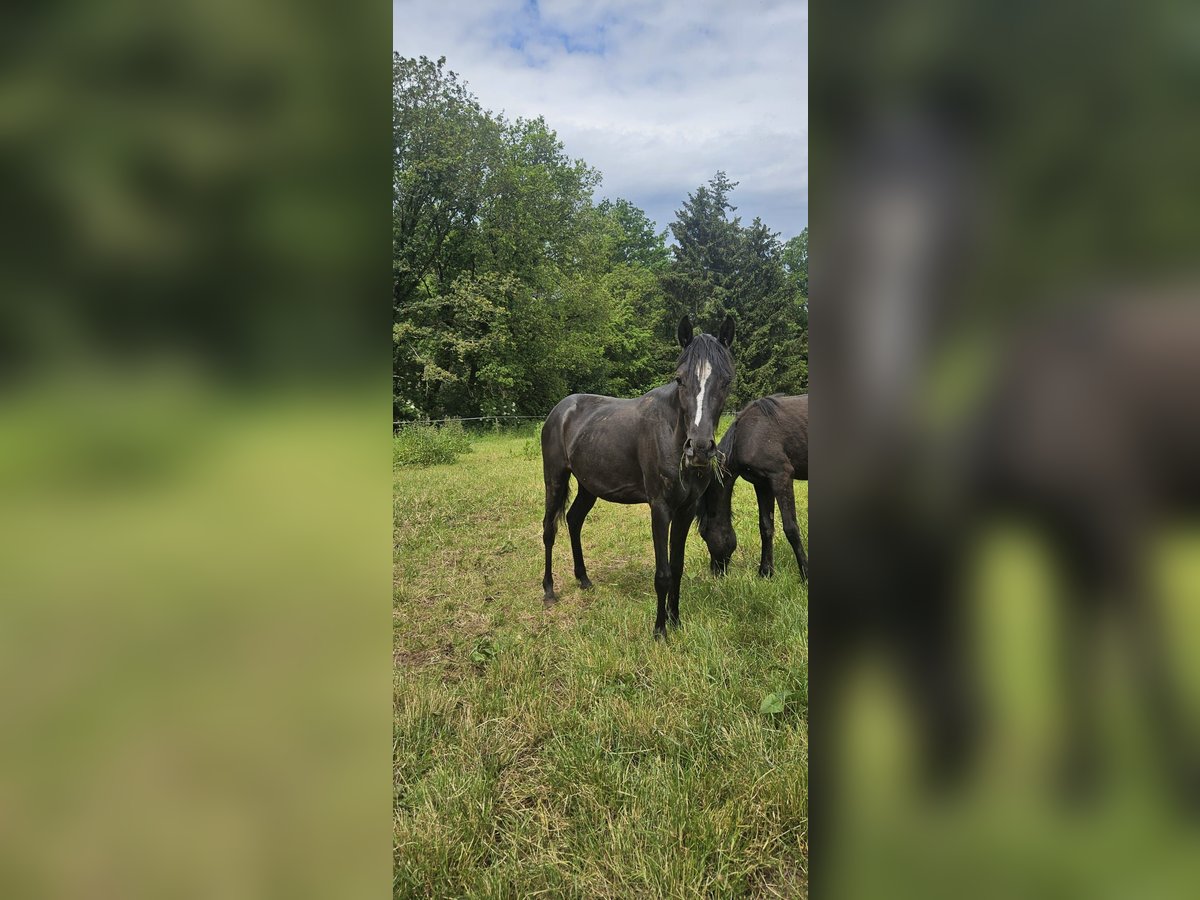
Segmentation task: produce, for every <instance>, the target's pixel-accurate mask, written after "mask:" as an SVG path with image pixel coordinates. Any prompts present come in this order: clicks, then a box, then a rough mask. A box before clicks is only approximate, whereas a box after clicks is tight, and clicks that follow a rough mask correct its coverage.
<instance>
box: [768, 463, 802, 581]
mask: <svg viewBox="0 0 1200 900" xmlns="http://www.w3.org/2000/svg"><path fill="white" fill-rule="evenodd" d="M771 486H772V487H773V488H774V490H775V497H776V499H777V500H778V501H779V517H780V518H781V519H783V533H784V534H785V535H787V539H788V543H789V544H791V545H792V552H793V553H795V554H796V565H798V566H799V567H800V580H801V581H804V582H807V581H808V556H807V555H806V554H805V552H804V542H803V541H802V540H801V539H800V525H799V524H798V523H797V522H796V494H795V491H794V490H793V488H792V478H791V476H790V475H788V474H784V475H776V476H775V477H774V478H772V479H771Z"/></svg>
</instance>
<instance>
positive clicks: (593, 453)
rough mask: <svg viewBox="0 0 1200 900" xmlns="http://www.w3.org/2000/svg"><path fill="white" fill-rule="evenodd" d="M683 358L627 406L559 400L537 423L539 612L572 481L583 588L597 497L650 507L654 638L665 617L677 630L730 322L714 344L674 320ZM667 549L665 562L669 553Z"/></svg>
mask: <svg viewBox="0 0 1200 900" xmlns="http://www.w3.org/2000/svg"><path fill="white" fill-rule="evenodd" d="M678 336H679V345H680V346H681V347H682V348H683V353H682V354H681V355H680V357H679V363H678V364H677V366H676V369H675V380H674V381H672V382H671V383H670V384H666V385H664V386H663V387H660V388H655V389H654V390H652V391H651V392H650V393H648V394H645V395H643V396H641V397H638V398H636V399H633V400H619V399H617V398H615V397H601V396H598V395H596V394H572V395H571V396H569V397H567V398H566V399H564V400H562V401H560V402H559V404H558V405H557V406H555V407H554V409H552V410H550V415H548V416H547V417H546V423H545V425H543V426H542V468H543V472H544V474H545V478H546V517H545V519H544V520H543V522H542V540H543V541H544V543H545V545H546V576H545V578H544V579H543V580H542V587H543V588H544V589H545V598H544V599H545V602H546V604H547V605H549V604H551V603H553V602H554V601H555V600H557V599H558V598H557V597H555V595H554V577H553V575H552V574H551V558H552V556H553V550H554V535H555V533H556V532H557V530H558V520H559V518H561V517H562V514H563V510H564V509H565V508H566V503H567V495H568V493H569V490H570V476H571V475H574V476H575V480H576V481H577V482H578V483H579V494H578V496H577V497H576V498H575V502H574V503H573V504H571V510H570V512H568V513H567V514H566V519H567V529H568V531H569V532H570V535H571V552H572V554H573V555H574V557H575V577H576V578H578V579H579V584H580V586H582V587H584V588H590V587H591V586H592V582H591V580H590V579H589V578H588V576H587V567H586V566H585V565H584V563H583V547H582V545H581V544H580V542H579V534H580V532H581V531H582V529H583V520H584V519H585V518H587V514H588V513H589V512H590V511H591V509H592V507H593V506H594V505H595V504H596V499H597V498H600V499H603V500H608V501H609V502H611V503H649V504H650V525H651V528H652V530H653V533H654V563H655V568H654V590H655V592H656V593H657V595H658V615H657V617H656V618H655V620H654V636H655V637H656V638H657V637H661V636H662V635H664V634H666V625H667V620H668V617H669V618H670V622H671V624H672V625H678V624H679V582H680V579H681V578H682V576H683V551H684V545H685V543H686V542H687V534H688V529H689V528H690V527H691V524H692V519H693V518H695V515H696V504H697V503H698V501H699V500H700V497H701V495H703V493H704V491H705V490H706V489H707V488H708V484H709V481H710V479H711V477H712V468H711V463H712V461H713V454H714V451H715V449H716V446H715V442H714V440H713V435H714V430H715V427H716V423H717V421H718V420H719V419H720V416H721V410H722V408H723V407H724V406H725V398H726V396H728V394H729V386H730V384H731V382H732V381H733V357H732V356H731V355H730V353H729V349H728V348H729V345H730V344H731V343H732V342H733V319H732V318H730V317H726V319H725V322H724V324H723V325H722V326H721V332H720V339H719V340H718V339H717V338H714V337H712V336H711V335H707V334H702V335H700V336H699V337H695V338H693V336H692V323H691V321H690V320H689V319H688V318H687V316H684V317H683V319H682V320H681V321H680V323H679V332H678ZM668 542H669V556H668Z"/></svg>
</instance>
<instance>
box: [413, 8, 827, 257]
mask: <svg viewBox="0 0 1200 900" xmlns="http://www.w3.org/2000/svg"><path fill="white" fill-rule="evenodd" d="M392 46H393V48H394V49H395V50H397V51H399V52H400V53H402V54H404V55H405V56H421V55H424V56H429V57H431V58H434V59H436V58H437V57H439V56H445V57H446V62H447V65H448V66H449V67H450V68H451V69H453V70H454V71H456V72H458V73H459V74H460V75H461V76H462V77H463V78H464V79H465V80H466V81H467V82H468V84H469V86H470V88H471V91H472V92H473V93H474V94H475V95H476V96H477V97H478V98H479V100H480V102H481V103H482V104H483V106H484V107H486V108H488V109H491V110H493V111H495V112H504V113H506V114H507V115H509V116H510V117H516V116H527V117H529V116H536V115H542V116H544V117H545V118H546V121H547V123H548V124H549V125H550V127H551V128H553V129H554V130H555V131H556V132H557V133H558V136H559V139H560V140H562V142H563V143H564V145H565V146H566V149H567V152H568V153H569V154H571V155H572V156H575V157H581V158H583V159H584V160H585V161H587V162H588V163H589V164H590V165H592V166H595V167H596V168H598V169H599V170H600V171H601V173H602V174H603V176H604V181H603V183H602V184H601V186H600V188H599V190H598V196H599V197H626V198H628V199H629V200H631V201H632V202H634V203H636V204H637V205H638V206H640V207H641V208H642V209H644V210H646V212H647V214H648V215H649V216H650V218H652V219H654V220H655V221H656V222H657V223H658V227H659V228H660V229H662V228H665V227H666V226H667V224H668V223H669V222H670V221H671V220H672V219H673V218H674V214H675V210H676V209H678V208H679V206H680V204H681V203H682V202H683V200H684V198H685V197H686V196H687V194H688V192H689V191H693V190H695V189H696V187H698V186H699V185H700V184H702V183H704V182H706V181H708V179H709V178H711V177H712V176H713V174H714V173H715V172H716V171H717V169H724V170H725V172H726V173H727V174H728V175H729V177H730V178H731V179H732V180H733V181H736V182H739V185H738V187H737V189H736V190H735V191H734V193H733V202H734V204H735V205H736V206H737V207H738V210H737V214H738V215H741V216H742V217H743V219H744V220H745V221H746V222H749V221H750V220H751V219H753V218H754V216H756V215H757V216H761V217H762V219H763V221H765V222H766V223H767V224H768V225H770V226H771V227H772V228H773V229H774V230H776V231H779V232H781V235H782V237H783V238H784V239H785V240H786V239H787V238H789V237H791V236H793V235H795V234H798V233H799V232H800V230H801V229H802V228H803V227H804V226H805V225H807V224H808V2H807V0H799V2H788V0H761V2H760V0H746V2H741V3H734V2H730V0H721V2H713V0H394V2H393V5H392Z"/></svg>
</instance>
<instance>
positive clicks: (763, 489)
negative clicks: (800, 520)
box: [699, 394, 808, 581]
mask: <svg viewBox="0 0 1200 900" xmlns="http://www.w3.org/2000/svg"><path fill="white" fill-rule="evenodd" d="M717 460H718V464H719V465H720V466H721V469H722V470H723V473H724V475H725V477H724V479H723V480H722V481H714V482H713V483H712V484H711V485H709V488H708V491H707V492H705V494H704V498H703V499H702V500H701V501H700V507H699V517H700V536H701V537H703V538H704V542H705V543H706V544H708V552H709V555H710V556H711V558H712V570H713V573H714V574H716V575H724V574H725V570H726V568H727V567H728V566H729V558H730V557H731V556H733V551H734V550H736V549H737V535H736V534H735V533H734V530H733V515H732V503H733V484H734V482H735V481H736V480H737V479H738V478H744V479H746V480H747V481H748V482H750V483H751V484H752V485H754V490H755V492H756V493H757V494H758V530H759V534H760V535H761V536H762V557H761V559H760V560H759V564H758V574H759V575H763V576H766V575H772V574H774V572H775V547H774V542H775V503H776V502H778V503H779V514H780V517H781V518H782V519H783V533H784V534H785V535H787V539H788V543H789V544H791V545H792V551H793V552H794V553H795V554H796V565H798V566H799V567H800V578H801V579H802V580H804V581H808V557H807V556H806V555H805V553H804V543H803V542H802V541H801V539H800V526H799V525H798V524H797V523H796V497H795V494H794V493H793V491H792V482H793V481H799V480H804V481H807V480H808V394H804V395H802V396H799V397H786V396H782V395H778V394H777V395H774V396H771V397H763V398H761V399H759V400H755V401H753V402H751V403H750V404H749V405H748V406H747V407H746V408H745V409H743V410H742V411H741V412H740V413H738V414H737V419H736V420H735V421H734V423H733V424H732V425H730V426H729V430H728V431H726V432H725V436H724V437H722V438H721V443H720V444H719V445H718V446H717Z"/></svg>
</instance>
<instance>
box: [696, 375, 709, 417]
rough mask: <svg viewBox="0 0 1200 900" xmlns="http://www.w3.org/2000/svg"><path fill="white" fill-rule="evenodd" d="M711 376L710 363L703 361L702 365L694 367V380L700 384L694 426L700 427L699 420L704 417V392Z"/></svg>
mask: <svg viewBox="0 0 1200 900" xmlns="http://www.w3.org/2000/svg"><path fill="white" fill-rule="evenodd" d="M710 375H712V363H710V362H709V361H708V360H705V361H704V362H703V363H702V364H700V365H699V366H697V367H696V380H697V381H698V382H700V393H698V394H697V395H696V425H697V426H699V425H700V419H701V417H702V416H703V415H704V391H705V388H707V387H708V377H709V376H710Z"/></svg>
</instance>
